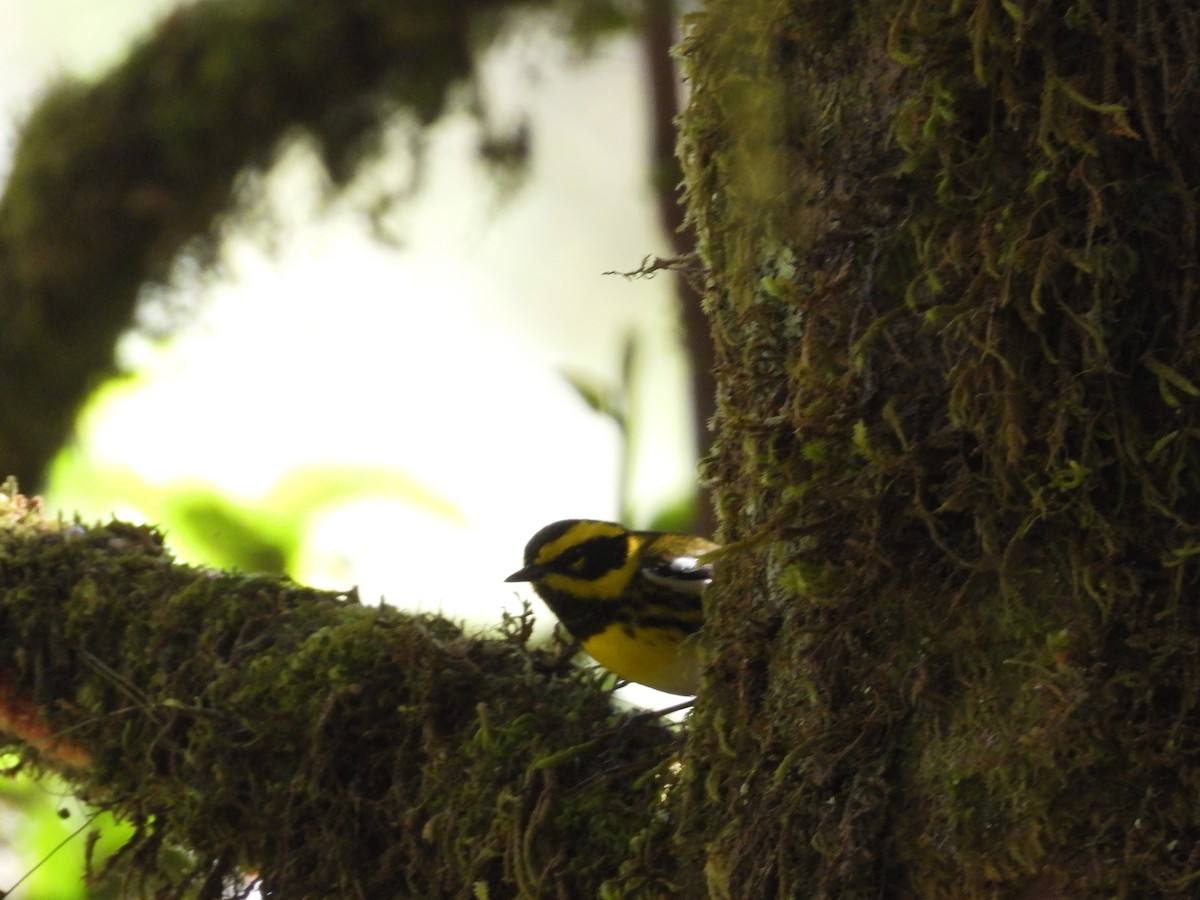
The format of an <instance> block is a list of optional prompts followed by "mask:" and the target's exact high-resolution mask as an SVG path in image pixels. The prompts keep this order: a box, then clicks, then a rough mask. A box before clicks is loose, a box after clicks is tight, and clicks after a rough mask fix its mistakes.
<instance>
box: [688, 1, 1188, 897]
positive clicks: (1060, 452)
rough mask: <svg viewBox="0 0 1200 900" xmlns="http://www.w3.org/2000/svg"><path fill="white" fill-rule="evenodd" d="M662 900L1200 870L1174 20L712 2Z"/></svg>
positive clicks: (943, 893)
mask: <svg viewBox="0 0 1200 900" xmlns="http://www.w3.org/2000/svg"><path fill="white" fill-rule="evenodd" d="M685 49H686V58H687V62H688V64H689V67H690V77H691V83H692V84H691V86H692V100H691V105H690V108H689V109H688V110H687V112H686V114H685V119H684V123H683V126H682V134H681V148H682V153H683V157H684V166H685V171H686V177H687V184H688V189H689V197H690V202H691V215H692V216H693V217H694V220H695V222H696V224H697V226H698V230H699V234H700V239H701V251H702V253H703V255H704V257H705V259H706V261H707V262H708V264H709V266H710V267H711V286H712V288H711V296H710V297H709V299H708V304H709V307H710V309H711V311H712V316H713V329H714V334H715V338H716V343H717V373H718V379H719V413H718V418H717V426H718V433H719V438H718V443H717V447H716V449H715V452H714V455H713V457H712V459H711V461H710V468H709V471H708V473H707V474H708V477H709V479H710V480H711V482H712V483H713V484H714V485H715V486H716V494H715V501H716V506H717V509H718V510H719V512H720V514H721V518H722V520H723V523H724V538H725V540H726V541H727V542H729V541H732V542H735V543H734V546H733V549H732V550H731V551H730V553H729V554H728V556H727V557H726V558H724V559H723V560H721V562H720V564H719V567H718V578H717V582H716V583H715V584H714V589H713V591H712V594H711V597H710V601H711V614H710V619H709V622H710V624H709V625H708V626H707V628H706V631H707V635H708V640H709V650H710V655H711V666H710V669H709V672H708V681H707V687H706V689H705V691H704V692H703V694H702V696H701V698H700V701H699V703H698V705H697V710H696V713H695V714H694V715H693V717H692V725H691V729H690V741H689V747H688V752H687V766H686V771H687V773H688V774H687V776H686V780H687V785H686V788H685V790H684V791H683V794H684V797H683V803H684V808H685V809H686V810H687V813H688V815H686V816H684V817H683V818H682V819H681V822H680V826H679V836H680V838H681V841H680V846H682V847H685V848H687V853H688V854H689V858H687V859H685V860H684V864H683V865H682V867H681V871H683V872H686V873H690V876H691V884H690V886H689V890H688V892H687V893H688V894H689V895H695V894H699V893H701V892H707V893H708V895H710V896H713V897H767V896H781V897H790V896H822V897H836V898H850V897H866V896H872V897H873V896H915V897H923V898H929V897H964V896H1004V897H1014V896H1026V897H1054V896H1064V897H1065V896H1070V897H1083V896H1093V897H1112V896H1131V895H1138V896H1146V895H1147V894H1154V893H1157V894H1164V895H1165V894H1177V893H1179V892H1183V891H1186V890H1187V889H1188V888H1189V886H1190V885H1192V884H1193V883H1194V882H1195V881H1196V880H1197V879H1200V852H1198V849H1197V838H1198V837H1200V827H1198V826H1200V821H1198V819H1200V813H1198V809H1200V803H1198V802H1197V801H1198V800H1200V797H1198V794H1197V789H1198V786H1200V770H1198V769H1197V767H1196V760H1197V756H1198V754H1200V717H1198V715H1197V701H1198V699H1200V694H1198V691H1200V653H1198V652H1197V650H1198V649H1200V621H1198V618H1197V601H1198V596H1200V595H1198V591H1197V551H1198V550H1200V543H1198V538H1197V535H1198V533H1200V460H1197V439H1198V438H1200V427H1198V425H1200V423H1198V421H1197V419H1198V413H1200V387H1198V385H1200V366H1198V364H1197V355H1198V351H1200V334H1198V333H1197V325H1198V322H1197V315H1196V308H1195V307H1196V279H1197V273H1198V271H1200V270H1198V269H1197V246H1196V220H1197V213H1196V203H1195V197H1196V193H1197V187H1198V186H1200V156H1198V149H1197V143H1196V139H1195V134H1194V123H1195V122H1196V121H1198V119H1197V113H1198V112H1200V106H1198V100H1200V71H1198V69H1197V66H1198V65H1200V14H1198V13H1197V12H1196V11H1195V10H1194V8H1193V7H1191V6H1190V5H1188V4H1183V3H1177V2H1153V0H1144V2H1136V0H1128V2H1125V0H1120V2H1117V0H1113V2H1099V3H1095V4H1065V3H1049V2H1028V3H1024V4H1020V3H1000V2H992V0H980V2H968V3H919V2H890V3H875V4H837V3H805V2H793V3H790V4H778V3H766V2H755V0H748V2H747V0H740V2H739V0H716V2H712V3H710V4H708V6H707V7H706V9H705V11H704V12H703V13H700V14H698V15H696V16H695V17H694V18H693V21H692V29H691V32H690V36H689V38H688V40H687V42H686V46H685Z"/></svg>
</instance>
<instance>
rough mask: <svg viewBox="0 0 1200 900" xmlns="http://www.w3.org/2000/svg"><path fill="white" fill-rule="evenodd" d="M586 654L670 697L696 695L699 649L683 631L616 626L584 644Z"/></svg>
mask: <svg viewBox="0 0 1200 900" xmlns="http://www.w3.org/2000/svg"><path fill="white" fill-rule="evenodd" d="M583 649H584V652H586V653H587V655H588V656H590V657H591V658H592V659H594V660H596V662H598V663H600V665H602V666H604V668H606V669H608V670H609V671H610V672H614V673H616V674H617V675H618V676H620V677H621V678H624V679H626V680H628V681H636V682H637V683H638V684H644V685H646V686H647V687H652V688H654V689H655V690H658V691H666V692H667V693H668V694H685V695H691V694H695V693H696V690H697V688H698V686H699V681H700V662H699V660H698V659H697V657H696V645H695V642H694V640H692V639H691V638H685V637H684V636H683V635H682V634H681V633H680V632H679V631H677V630H675V629H670V628H655V627H647V626H645V625H642V626H639V627H638V628H637V630H636V631H635V630H634V629H633V628H632V627H630V625H629V624H628V623H619V622H615V623H613V624H612V625H609V626H608V627H607V628H605V629H604V630H603V631H601V632H600V633H598V634H595V635H593V636H592V637H590V638H588V639H587V640H585V641H584V642H583Z"/></svg>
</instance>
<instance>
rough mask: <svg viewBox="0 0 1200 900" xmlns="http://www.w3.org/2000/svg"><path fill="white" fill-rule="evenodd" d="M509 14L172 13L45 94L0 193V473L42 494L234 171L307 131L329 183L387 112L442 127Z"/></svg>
mask: <svg viewBox="0 0 1200 900" xmlns="http://www.w3.org/2000/svg"><path fill="white" fill-rule="evenodd" d="M512 5H514V4H513V3H512V2H511V0H454V2H450V0H406V2H402V3H394V2H379V0H350V2H344V0H314V2H297V0H250V2H247V0H207V2H203V3H192V4H184V5H182V6H181V7H180V8H179V9H178V10H176V11H175V12H174V13H172V14H171V15H170V16H169V17H168V18H166V19H165V20H163V22H161V23H160V24H159V26H158V27H157V29H156V30H155V31H154V32H153V33H152V34H151V35H150V36H148V38H147V39H146V40H144V41H142V42H141V43H140V44H139V45H138V46H137V47H135V48H134V50H133V51H132V52H131V53H130V54H129V56H128V57H127V58H126V59H125V60H124V61H123V62H122V63H121V64H120V65H118V66H117V67H116V68H115V69H114V70H113V71H111V72H109V73H108V74H106V75H105V76H104V77H103V78H101V79H99V80H97V81H95V82H92V83H83V82H74V81H72V82H66V83H62V84H60V85H58V86H57V87H55V88H54V89H53V90H51V91H49V92H48V93H47V94H46V96H45V97H43V98H42V100H41V101H40V102H39V103H38V105H37V106H36V107H35V109H34V110H33V112H32V113H31V115H30V116H29V118H28V120H27V121H26V122H25V124H24V126H23V128H22V131H21V135H20V140H19V142H18V144H17V146H16V148H15V150H14V154H13V164H12V170H11V173H10V175H9V179H8V183H7V185H6V186H5V189H4V194H3V197H0V395H2V396H4V397H5V398H6V400H5V403H4V404H2V405H0V471H3V472H5V473H12V474H15V475H16V476H17V477H18V478H20V479H21V480H22V483H24V484H25V485H26V487H29V486H30V485H35V486H36V485H37V484H38V483H39V482H40V479H41V476H42V472H43V468H44V466H45V465H46V463H47V462H48V460H49V459H50V458H51V456H52V455H53V453H54V452H55V451H57V449H58V448H59V447H60V446H61V445H62V444H63V442H64V441H65V439H66V437H67V435H68V434H69V432H70V429H71V424H72V422H73V420H74V416H75V410H76V409H77V408H78V406H79V405H80V404H81V403H82V402H83V399H84V397H85V396H86V393H87V391H88V390H89V389H90V387H91V386H92V385H93V384H95V382H96V381H97V380H98V379H99V378H101V377H103V376H104V375H106V374H108V373H109V372H111V370H112V369H113V367H114V361H113V348H114V344H115V343H116V340H117V338H118V337H119V336H120V334H121V333H123V332H124V331H125V330H127V329H128V328H129V327H130V326H131V324H132V323H133V320H134V312H135V308H136V301H137V298H138V294H139V292H140V291H141V289H142V288H143V286H144V285H146V284H154V283H156V282H157V283H161V282H162V281H163V280H164V279H165V278H166V277H167V275H168V273H169V271H170V268H171V265H172V264H173V262H174V261H175V259H176V258H177V256H178V255H179V253H180V252H181V251H182V250H184V249H185V248H188V249H191V250H192V251H194V252H196V253H198V254H199V255H200V256H201V257H203V256H204V255H206V254H209V253H211V249H212V246H213V244H214V242H215V240H216V238H217V236H218V232H219V226H220V222H221V220H222V217H223V216H225V215H226V214H227V213H228V212H229V211H230V210H231V209H232V208H233V207H234V206H235V205H236V201H237V190H236V189H237V186H238V184H239V179H240V178H241V177H242V175H243V173H245V172H247V171H254V170H261V169H264V168H266V167H267V166H269V165H270V163H271V161H272V159H273V157H274V154H275V153H276V151H277V148H278V146H279V144H280V142H281V140H282V139H284V138H285V137H288V136H295V135H298V134H303V135H306V136H307V137H309V138H310V139H311V140H312V143H313V145H314V146H315V147H316V149H317V150H318V152H319V153H320V154H321V156H322V158H323V159H324V161H325V162H326V165H327V167H328V170H329V172H330V173H331V175H332V177H333V180H334V181H335V183H344V182H345V181H346V180H347V179H349V177H350V176H351V175H352V174H353V173H354V172H355V171H356V170H357V166H358V163H359V162H360V161H361V160H362V159H364V158H370V156H371V153H372V151H373V150H374V149H376V147H377V145H378V142H379V136H380V133H381V130H382V128H383V126H385V125H386V124H388V123H389V122H392V121H394V118H395V116H396V115H397V114H398V113H401V112H403V113H405V114H407V115H409V116H411V118H412V120H413V121H414V122H415V123H420V124H424V123H428V122H430V121H432V120H434V119H436V118H437V117H438V116H439V115H440V114H441V112H442V109H443V106H444V104H445V101H446V97H447V94H448V92H449V90H450V89H451V88H452V87H454V86H455V85H461V84H463V83H464V82H467V81H468V80H469V79H470V77H471V74H472V66H473V58H472V53H471V49H472V48H471V44H472V37H473V35H476V34H478V33H479V30H480V29H479V21H480V18H481V14H482V13H485V12H488V11H493V13H494V11H495V10H498V9H502V8H505V7H509V6H512ZM522 5H530V4H528V3H526V4H522Z"/></svg>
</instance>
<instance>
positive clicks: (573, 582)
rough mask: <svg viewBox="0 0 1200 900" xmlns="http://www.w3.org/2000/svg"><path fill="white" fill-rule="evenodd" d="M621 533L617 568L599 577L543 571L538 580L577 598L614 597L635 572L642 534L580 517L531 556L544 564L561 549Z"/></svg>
mask: <svg viewBox="0 0 1200 900" xmlns="http://www.w3.org/2000/svg"><path fill="white" fill-rule="evenodd" d="M622 535H623V536H624V537H625V540H626V541H627V542H628V543H627V549H626V554H625V562H624V564H622V565H621V567H620V568H616V569H611V570H610V571H608V572H606V573H605V574H604V575H602V576H601V577H599V578H576V577H574V576H572V575H567V574H565V573H561V572H547V573H546V574H545V575H543V576H542V577H541V578H540V579H539V580H540V581H541V582H542V583H543V584H545V585H546V587H548V588H550V589H551V590H553V591H561V592H563V593H567V594H571V595H573V596H575V597H579V598H588V599H606V600H607V599H612V600H616V599H617V598H618V597H619V596H620V595H621V594H622V593H624V591H625V589H626V587H627V586H628V585H629V582H630V581H631V580H632V579H633V577H634V575H636V574H637V568H638V555H637V551H638V548H639V547H640V546H641V545H642V538H641V537H639V536H638V535H636V534H634V533H633V532H630V531H626V530H625V529H623V528H621V527H620V526H619V525H614V524H613V523H611V522H592V521H586V520H585V521H581V522H578V523H577V524H575V525H574V526H572V527H571V528H569V529H568V530H567V531H566V533H564V534H563V535H561V536H560V537H559V538H557V539H556V540H553V541H550V543H548V544H546V545H545V546H544V547H542V548H541V549H540V550H539V551H538V554H537V558H536V559H535V560H534V562H535V563H537V564H538V565H546V564H547V563H549V562H550V561H552V560H554V559H557V558H558V556H559V555H561V554H562V553H563V552H564V551H566V550H569V549H571V548H572V547H576V546H579V545H580V544H582V543H584V542H586V541H589V540H592V539H593V538H611V537H619V536H622Z"/></svg>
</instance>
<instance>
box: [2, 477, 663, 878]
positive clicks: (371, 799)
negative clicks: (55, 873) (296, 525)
mask: <svg viewBox="0 0 1200 900" xmlns="http://www.w3.org/2000/svg"><path fill="white" fill-rule="evenodd" d="M11 502H12V501H11V497H10V498H9V503H10V504H11ZM7 518H8V521H7V522H6V523H5V524H6V526H7V527H4V528H0V679H2V684H3V686H4V688H5V689H6V691H7V692H8V696H9V697H18V698H21V699H22V700H24V701H26V702H28V703H29V704H30V705H31V708H32V709H33V710H34V711H35V712H36V714H37V715H38V716H39V717H40V718H41V719H42V720H43V721H45V722H46V723H48V724H49V726H50V728H51V729H52V733H53V734H54V735H55V736H56V738H57V739H58V740H60V741H62V742H69V744H70V745H72V746H74V747H77V748H80V749H81V751H82V752H83V754H84V756H83V757H82V758H83V759H84V760H85V763H84V764H79V757H75V758H72V759H70V760H65V761H64V757H62V756H61V755H56V754H55V753H53V752H50V751H52V750H53V748H52V747H51V748H47V746H45V745H43V746H42V747H41V748H40V749H39V748H38V747H36V746H32V745H30V744H21V743H19V742H15V741H14V742H13V745H14V746H16V747H17V748H19V749H21V750H22V752H23V753H24V755H25V759H26V761H27V764H29V765H32V766H34V767H39V766H57V767H59V768H61V769H62V770H63V771H64V774H65V775H66V776H67V777H68V778H69V779H70V780H71V781H72V782H73V783H74V784H75V785H77V787H78V789H79V792H80V793H81V795H82V796H84V797H85V798H86V799H87V800H89V801H90V802H91V803H93V804H96V805H98V806H100V807H103V808H105V809H111V810H112V811H114V812H116V813H117V814H119V815H121V816H123V817H125V818H127V819H128V820H130V821H131V822H133V823H134V825H135V826H136V829H137V830H136V833H135V835H134V837H133V839H132V840H131V841H130V843H129V844H128V845H127V846H126V847H125V848H124V849H123V850H122V851H120V853H118V855H117V856H116V858H115V860H114V862H113V863H111V865H113V866H115V867H116V869H117V871H118V872H120V873H122V874H123V876H124V878H125V879H126V890H127V891H133V892H137V893H139V894H142V893H153V894H155V895H162V894H159V893H158V892H166V895H177V894H183V893H187V894H188V895H191V893H192V892H198V893H199V894H200V895H201V896H210V897H216V896H220V891H221V889H222V885H228V884H229V883H231V882H232V883H234V884H236V883H238V878H239V877H240V876H239V873H240V872H254V873H256V877H257V879H258V881H259V883H261V886H262V889H263V891H264V892H266V893H270V894H272V895H274V896H288V897H313V896H329V895H331V894H332V895H336V896H339V897H383V896H387V897H405V896H408V897H434V896H463V895H470V894H471V893H472V892H474V893H475V894H476V895H487V896H492V897H500V896H511V895H515V894H520V895H522V896H559V897H577V896H587V895H591V894H593V893H594V892H595V891H596V890H597V888H598V886H599V885H600V883H601V882H602V881H603V880H605V879H606V878H609V877H611V876H613V875H614V874H615V873H616V872H617V871H618V869H619V867H620V865H621V862H622V860H624V859H625V857H626V855H627V852H628V847H629V844H630V841H631V840H632V839H633V837H634V836H636V835H637V834H638V833H639V832H641V830H642V829H643V828H644V827H645V826H646V824H647V822H648V821H649V820H650V819H652V818H653V817H655V815H656V812H655V811H656V810H659V809H661V807H662V801H661V791H662V784H661V776H659V777H655V776H654V773H655V771H656V770H658V769H659V767H660V766H661V765H663V764H665V763H666V762H667V761H669V760H670V759H671V758H672V757H673V755H674V753H675V752H676V749H677V746H676V741H675V738H674V736H673V735H672V734H671V732H670V731H669V730H667V729H666V728H664V727H663V726H662V725H660V724H658V723H657V722H654V721H648V720H646V719H644V718H633V719H629V718H628V717H622V716H619V715H617V714H614V712H613V711H612V708H611V705H610V701H609V697H608V695H607V693H606V692H605V691H603V690H599V689H598V685H597V684H596V683H595V680H594V677H593V676H590V675H587V674H581V673H580V672H579V670H569V671H570V672H572V673H573V674H564V672H563V671H562V668H561V665H559V666H549V665H548V660H547V658H545V657H544V656H542V655H539V654H537V653H532V652H531V651H529V650H528V649H527V648H526V647H525V644H524V640H525V638H526V637H527V635H528V629H527V626H528V622H525V621H523V620H517V621H515V622H513V623H510V627H509V629H508V631H507V633H506V634H505V635H504V636H502V637H500V638H492V639H482V638H470V637H467V636H466V635H464V634H463V633H462V632H461V630H459V629H458V628H457V627H456V626H454V625H453V624H451V623H449V622H447V621H445V620H443V619H439V618H437V617H432V616H412V615H406V614H403V613H400V612H397V611H396V610H394V609H391V608H388V607H379V608H373V607H363V606H360V605H358V603H357V601H356V599H355V598H354V597H353V596H344V595H342V596H339V595H334V594H330V593H327V592H321V591H314V590H310V589H307V588H303V587H300V586H297V585H295V584H292V583H290V582H288V581H286V580H281V579H278V578H273V577H270V578H269V577H259V576H248V575H236V574H229V573H221V572H213V571H208V570H201V569H194V568H189V567H185V566H179V565H177V564H175V563H174V562H173V561H172V560H171V558H170V556H169V555H168V554H167V553H166V552H165V550H164V549H163V547H162V543H161V541H160V539H159V536H158V535H157V534H156V533H155V532H154V531H153V530H152V529H148V528H142V527H134V526H130V525H124V524H121V523H118V522H113V523H110V524H108V525H103V526H95V527H82V526H79V525H70V526H66V527H63V526H61V525H59V524H57V523H47V522H45V521H43V520H40V519H39V518H38V517H37V514H36V511H33V510H29V509H28V508H25V511H24V512H23V513H21V514H20V515H15V514H14V515H13V516H11V517H7ZM89 760H90V761H89ZM179 849H184V850H186V851H187V853H188V855H187V856H186V857H181V856H180V855H179V853H178V850H179ZM181 860H186V862H181Z"/></svg>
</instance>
